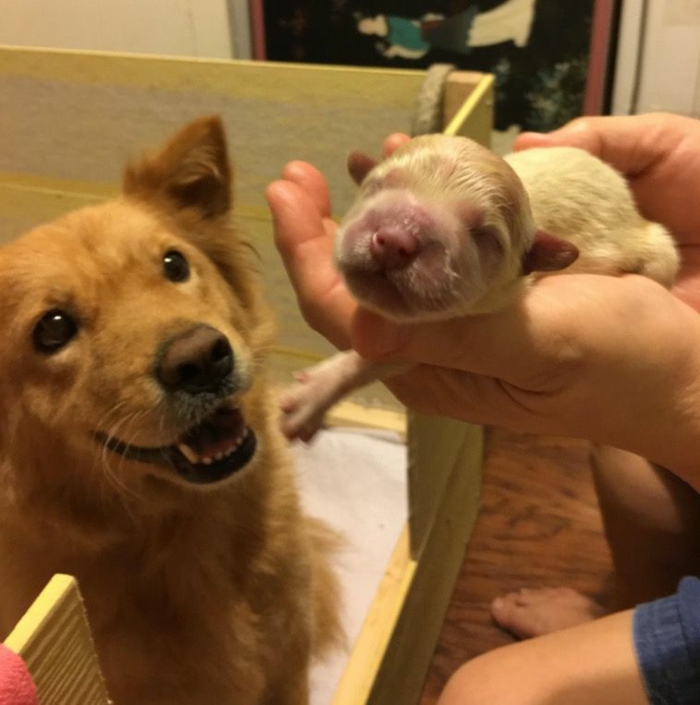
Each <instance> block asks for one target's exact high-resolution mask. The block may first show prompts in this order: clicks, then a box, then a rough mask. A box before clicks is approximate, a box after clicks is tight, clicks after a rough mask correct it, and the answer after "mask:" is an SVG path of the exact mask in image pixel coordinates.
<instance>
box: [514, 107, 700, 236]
mask: <svg viewBox="0 0 700 705" xmlns="http://www.w3.org/2000/svg"><path fill="white" fill-rule="evenodd" d="M544 146H547V147H552V146H572V147H580V148H582V149H585V150H587V151H588V152H590V153H591V154H594V155H596V156H598V157H599V158H601V159H602V160H603V161H605V162H607V163H608V164H610V165H612V166H613V167H614V168H615V169H617V170H618V171H619V172H621V173H622V174H624V175H625V176H626V177H627V179H628V180H629V183H630V188H631V189H632V191H633V193H634V196H635V199H636V201H637V205H638V207H639V209H640V211H641V213H642V215H643V216H645V217H646V218H648V219H649V220H651V221H655V222H658V223H662V224H663V225H665V226H666V227H667V228H669V230H671V232H672V233H673V234H674V236H675V237H676V239H677V240H678V242H679V243H681V244H687V243H695V242H697V240H698V236H697V233H698V231H700V212H699V211H697V209H689V208H688V203H694V202H697V201H699V200H700V182H698V179H697V174H698V173H700V122H699V121H698V120H693V119H690V118H686V117H683V116H680V115H670V114H662V113H654V114H648V115H636V116H632V117H596V118H580V119H578V120H574V121H573V122H571V123H569V124H568V125H566V126H564V127H563V128H561V129H560V130H557V131H555V132H552V133H550V134H548V135H536V134H532V133H524V134H523V135H521V136H520V138H519V139H518V140H517V142H516V145H515V147H516V149H528V148H530V147H544Z"/></svg>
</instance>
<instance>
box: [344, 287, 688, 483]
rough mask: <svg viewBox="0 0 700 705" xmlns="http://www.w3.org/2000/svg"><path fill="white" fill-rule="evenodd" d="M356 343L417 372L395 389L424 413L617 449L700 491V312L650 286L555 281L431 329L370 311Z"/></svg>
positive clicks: (357, 325) (362, 315) (357, 329)
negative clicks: (506, 303)
mask: <svg viewBox="0 0 700 705" xmlns="http://www.w3.org/2000/svg"><path fill="white" fill-rule="evenodd" d="M352 342H353V347H354V348H355V349H356V350H357V351H358V352H359V353H360V354H361V355H362V356H363V357H366V358H369V359H372V360H376V361H380V362H391V361H400V360H404V361H405V360H408V361H410V362H411V363H414V364H416V365H417V366H416V367H415V368H414V369H413V370H412V371H411V372H409V373H408V374H407V375H403V376H402V377H399V378H396V379H395V380H390V385H389V386H390V387H391V388H392V390H393V391H394V392H395V394H396V395H397V396H398V397H399V398H400V399H401V400H402V401H403V402H404V403H405V404H406V405H407V406H409V407H411V408H413V409H415V410H418V411H422V412H425V413H432V414H439V415H445V416H451V417H454V418H459V419H462V420H466V421H471V422H476V423H484V424H494V425H498V426H504V427H506V428H511V429H516V430H519V431H526V432H531V433H538V434H548V435H552V434H553V435H563V436H571V437H581V438H587V439H590V440H594V441H597V442H600V443H605V444H609V445H615V446H617V447H620V448H624V449H626V450H630V451H633V452H636V453H639V454H642V455H644V456H645V457H648V458H649V459H651V460H652V461H655V462H658V463H660V464H663V465H665V466H666V467H668V468H670V469H672V470H674V471H675V472H677V473H678V474H679V475H680V476H681V477H683V478H684V479H686V481H688V482H690V483H691V484H693V486H694V487H696V488H697V489H700V474H698V470H697V458H698V457H700V317H699V316H698V315H697V313H696V312H695V311H693V310H692V309H691V308H690V307H689V306H687V305H686V304H684V303H683V302H681V301H679V300H678V299H677V298H676V297H674V296H673V295H672V294H671V293H669V292H668V291H667V290H666V289H664V288H663V287H661V286H660V285H658V284H657V283H655V282H653V281H651V280H649V279H646V278H644V277H640V276H635V275H629V276H624V277H619V278H618V277H609V276H600V275H586V274H576V275H574V274H572V275H567V276H556V277H547V278H543V279H541V280H539V281H538V282H536V283H535V284H534V285H533V286H532V287H531V288H530V289H529V290H528V292H527V294H526V295H525V296H524V297H523V298H522V299H521V300H520V301H519V302H517V303H516V304H515V305H513V306H511V307H509V308H508V309H505V310H503V311H500V312H497V313H493V314H489V315H483V316H471V317H465V318H462V319H458V320H450V321H444V322H435V323H427V324H420V325H418V324H416V325H406V324H394V323H392V322H389V321H387V320H386V319H383V318H381V317H379V316H377V315H376V314H373V313H371V312H369V311H364V310H359V311H358V312H357V313H356V316H355V320H354V324H353V334H352Z"/></svg>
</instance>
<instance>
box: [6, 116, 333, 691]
mask: <svg viewBox="0 0 700 705" xmlns="http://www.w3.org/2000/svg"><path fill="white" fill-rule="evenodd" d="M230 180H231V176H230V168H229V164H228V159H227V155H226V145H225V137H224V133H223V129H222V126H221V124H220V122H219V121H218V119H216V118H205V119H201V120H198V121H196V122H194V123H192V124H190V125H189V126H187V127H186V128H184V129H183V130H182V131H180V132H179V133H178V134H177V135H176V136H175V137H174V138H173V139H172V140H171V141H170V142H169V143H168V144H167V145H165V147H164V148H163V149H162V150H161V151H160V152H158V153H157V154H155V155H153V156H150V157H145V158H143V159H142V160H141V161H139V162H137V163H135V164H133V165H131V166H129V167H128V168H127V170H126V172H125V176H124V194H123V196H122V197H121V198H119V199H116V200H113V201H110V202H108V203H105V204H102V205H97V206H93V207H89V208H85V209H83V210H80V211H76V212H73V213H70V214H68V215H66V216H65V217H63V218H61V219H60V220H57V221H55V222H53V223H51V224H48V225H44V226H41V227H39V228H36V229H35V230H32V231H31V232H29V233H27V234H26V235H24V236H23V237H21V238H19V239H18V240H16V241H14V242H13V243H11V244H9V245H8V246H6V247H4V248H3V249H1V250H0V289H1V290H2V292H3V296H2V299H0V326H2V330H3V339H4V345H3V347H2V349H1V350H0V393H1V395H0V404H1V405H2V406H1V407H0V566H1V568H0V573H1V575H2V579H1V580H0V639H1V638H3V637H4V636H5V635H6V634H7V633H8V631H9V630H10V629H11V628H12V626H13V625H14V623H15V622H16V621H17V619H18V618H19V617H20V616H21V614H22V613H23V612H24V611H25V610H26V608H27V607H28V606H29V604H30V603H31V602H32V600H33V599H34V598H35V597H36V595H37V594H38V592H39V591H40V590H41V588H42V587H43V586H44V584H45V583H46V582H47V581H48V580H49V578H50V577H51V575H52V574H54V573H56V572H65V573H70V574H72V575H75V576H77V578H78V580H79V584H80V588H81V590H82V592H83V595H84V598H85V603H86V606H87V611H88V615H89V619H90V622H91V626H92V629H93V633H94V637H95V642H96V645H97V650H98V655H99V659H100V663H101V666H102V669H103V671H104V674H105V676H106V679H107V683H108V688H109V691H110V693H111V696H112V697H113V698H114V702H115V703H116V704H117V705H135V704H137V703H138V705H155V704H159V705H160V704H162V705H166V704H167V705H178V704H182V705H184V704H185V703H187V705H199V704H201V705H213V704H216V705H226V704H231V705H234V704H235V705H263V704H265V705H302V704H304V703H306V702H307V688H308V686H307V669H308V664H309V659H310V657H311V655H312V654H318V653H320V652H321V651H322V650H323V649H324V648H326V647H328V646H329V645H330V644H332V642H333V640H334V639H335V638H336V637H337V633H338V622H337V616H336V585H335V581H334V578H333V575H332V573H331V571H330V569H329V568H328V566H327V564H326V559H325V553H326V551H327V549H328V545H329V538H328V536H327V534H326V532H325V531H324V530H323V528H322V527H320V526H317V525H315V524H313V523H312V522H310V521H309V520H308V519H306V518H305V517H304V516H303V514H302V511H301V509H300V506H299V500H298V497H297V491H296V487H295V481H294V478H293V474H292V467H291V463H290V458H289V455H288V452H287V449H286V444H285V441H284V439H283V438H282V437H281V435H280V433H279V432H278V430H277V410H276V406H275V403H274V401H273V399H272V397H271V394H270V389H269V386H268V379H267V372H266V352H267V348H268V345H269V343H270V341H271V338H272V332H273V331H272V326H271V323H270V315H269V312H268V309H267V307H266V305H265V303H264V302H263V300H262V298H261V294H260V288H259V284H258V281H257V277H256V275H255V274H254V265H253V264H251V257H250V254H251V253H250V250H249V248H247V247H246V246H245V244H244V242H243V241H242V240H241V239H240V238H239V236H238V235H237V234H236V233H235V232H234V231H233V230H232V229H231V228H230V226H229V225H228V217H229V209H230V206H231V203H230ZM173 249H174V250H177V251H179V252H180V253H182V255H183V256H184V257H185V258H186V260H187V261H188V262H189V265H190V268H191V275H190V277H189V279H187V281H183V282H173V281H170V280H168V279H167V278H166V277H164V276H163V269H162V266H163V265H162V258H163V255H164V253H165V252H166V251H170V250H173ZM53 310H59V311H64V312H68V313H69V314H70V316H71V317H72V318H73V319H74V320H75V321H76V322H77V333H76V334H75V336H74V337H73V338H72V339H71V340H70V341H69V342H68V343H67V344H66V345H65V346H63V347H61V348H60V349H59V350H58V351H57V352H51V353H47V352H46V351H43V350H38V349H37V347H36V342H35V340H34V335H35V330H36V326H37V322H38V321H40V320H41V317H42V316H43V315H44V314H45V313H46V312H47V311H53ZM200 324H206V325H208V326H211V327H212V328H214V329H216V330H217V331H220V332H221V333H223V334H224V335H225V337H226V338H227V339H228V341H229V342H230V345H231V347H232V349H233V354H234V355H235V372H236V375H237V377H236V379H237V380H238V382H239V384H238V386H237V388H236V390H234V391H233V392H232V393H231V394H230V395H229V398H228V399H227V400H226V403H228V404H232V405H235V406H238V407H240V409H241V411H242V414H243V418H244V419H245V423H246V424H247V426H248V427H249V428H250V429H252V431H253V432H254V433H255V436H256V437H257V441H258V445H257V451H256V452H255V454H254V455H253V457H252V459H251V460H250V462H249V463H248V464H247V465H246V466H245V467H243V468H242V469H241V470H239V471H238V472H235V473H234V474H233V475H232V476H231V477H230V478H228V479H225V480H221V481H218V482H215V483H212V484H210V485H206V486H193V485H192V484H190V483H189V482H187V481H186V480H184V479H183V478H182V477H180V476H179V475H177V474H176V473H175V472H174V471H173V470H172V468H170V467H169V466H168V464H167V463H163V464H152V463H149V462H141V461H138V460H133V459H129V456H128V455H120V454H118V453H117V452H113V451H112V450H109V449H108V448H107V446H106V445H105V444H104V443H103V442H102V441H101V440H100V439H103V440H106V439H110V438H111V439H113V440H114V439H119V441H120V442H121V443H122V444H123V445H124V446H128V445H130V444H133V446H137V447H144V448H154V447H160V446H168V445H169V444H172V443H173V442H174V441H175V439H177V438H178V437H180V436H181V435H182V434H183V433H185V432H186V431H187V428H188V425H192V423H193V421H194V420H195V416H196V421H200V420H201V418H203V417H204V416H203V415H204V412H203V411H201V410H200V411H197V410H194V411H193V410H192V409H188V410H187V412H184V411H183V410H182V409H180V408H179V407H178V404H177V402H176V401H174V400H173V399H171V398H170V395H169V394H168V393H166V392H164V390H163V388H162V387H161V385H159V383H158V381H157V379H156V378H155V376H154V371H153V370H154V365H156V364H157V351H158V349H159V346H162V344H163V341H167V340H169V339H172V338H173V337H174V336H177V335H179V334H180V332H181V331H183V330H187V329H188V328H191V327H192V326H193V325H200ZM207 403H209V402H207ZM216 403H219V402H218V401H217V402H216ZM209 411H211V409H209ZM197 414H199V415H198V416H197Z"/></svg>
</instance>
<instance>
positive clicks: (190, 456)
mask: <svg viewBox="0 0 700 705" xmlns="http://www.w3.org/2000/svg"><path fill="white" fill-rule="evenodd" d="M177 448H178V450H179V451H180V452H181V453H182V454H183V455H184V456H185V458H187V460H189V461H190V463H196V462H198V461H199V456H198V455H197V453H195V451H194V450H193V449H192V448H190V447H189V446H188V445H186V444H185V443H178V445H177Z"/></svg>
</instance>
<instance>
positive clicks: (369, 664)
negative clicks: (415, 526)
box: [332, 527, 416, 705]
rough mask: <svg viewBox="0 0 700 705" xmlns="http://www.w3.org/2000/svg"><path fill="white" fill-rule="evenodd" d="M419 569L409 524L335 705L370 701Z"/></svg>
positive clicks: (368, 617)
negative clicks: (412, 554)
mask: <svg viewBox="0 0 700 705" xmlns="http://www.w3.org/2000/svg"><path fill="white" fill-rule="evenodd" d="M415 571H416V562H415V561H414V560H413V559H412V558H411V557H410V547H409V538H408V527H406V529H405V530H404V531H403V533H402V534H401V536H400V537H399V540H398V543H397V545H396V548H395V549H394V552H393V554H392V557H391V559H390V561H389V564H388V566H387V569H386V572H385V573H384V577H383V578H382V580H381V583H380V584H379V588H378V589H377V592H376V594H375V596H374V600H373V601H372V604H371V605H370V608H369V611H368V612H367V617H366V618H365V621H364V624H363V625H362V631H361V633H360V636H359V638H358V640H357V642H356V643H355V646H354V648H353V651H352V654H351V656H350V660H349V661H348V665H347V666H346V668H345V671H344V672H343V676H342V678H341V680H340V683H339V684H338V689H337V691H336V694H335V696H334V698H333V702H332V705H365V703H366V702H367V699H368V698H369V695H370V693H371V691H372V688H373V686H374V681H375V678H376V676H377V672H378V671H379V668H380V667H381V664H382V661H383V659H384V655H385V653H386V649H387V646H388V645H389V642H390V640H391V636H392V634H393V632H394V629H395V628H396V624H397V622H398V620H399V617H400V615H401V611H402V609H403V606H404V602H405V600H406V596H407V594H408V593H409V591H410V589H411V584H412V582H413V577H414V575H415ZM396 702H398V701H396ZM387 705H388V704H387Z"/></svg>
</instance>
